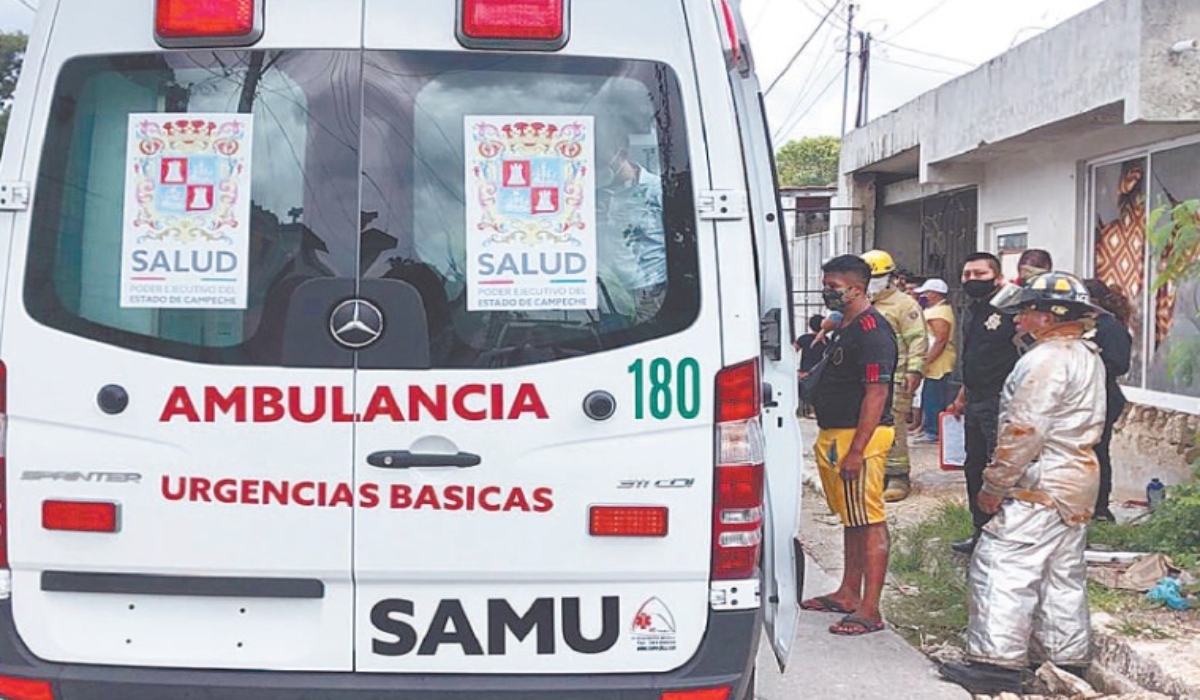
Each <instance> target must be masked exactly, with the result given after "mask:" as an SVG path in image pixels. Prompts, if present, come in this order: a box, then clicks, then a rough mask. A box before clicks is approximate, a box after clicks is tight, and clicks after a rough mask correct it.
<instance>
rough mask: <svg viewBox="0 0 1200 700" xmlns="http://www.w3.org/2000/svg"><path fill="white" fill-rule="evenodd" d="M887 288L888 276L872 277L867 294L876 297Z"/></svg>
mask: <svg viewBox="0 0 1200 700" xmlns="http://www.w3.org/2000/svg"><path fill="white" fill-rule="evenodd" d="M887 288H888V278H887V276H886V275H884V276H883V277H872V278H871V281H870V282H868V283H867V296H869V297H871V298H875V297H877V296H879V295H880V294H882V293H883V291H884V290H885V289H887Z"/></svg>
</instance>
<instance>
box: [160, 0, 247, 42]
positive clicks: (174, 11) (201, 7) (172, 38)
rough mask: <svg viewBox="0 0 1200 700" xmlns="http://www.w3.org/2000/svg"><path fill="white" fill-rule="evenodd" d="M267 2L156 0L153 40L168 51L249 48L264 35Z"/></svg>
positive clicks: (244, 0)
mask: <svg viewBox="0 0 1200 700" xmlns="http://www.w3.org/2000/svg"><path fill="white" fill-rule="evenodd" d="M263 2H264V0H156V5H155V11H154V39H155V41H157V42H158V43H159V45H160V46H164V47H166V48H208V47H213V46H250V45H252V44H254V43H256V42H257V41H258V40H259V39H261V38H262V35H263Z"/></svg>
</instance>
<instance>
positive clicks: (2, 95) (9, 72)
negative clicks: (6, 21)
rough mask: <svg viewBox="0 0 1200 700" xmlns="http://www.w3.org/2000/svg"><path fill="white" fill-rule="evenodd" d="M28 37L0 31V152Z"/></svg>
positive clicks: (17, 33) (2, 148)
mask: <svg viewBox="0 0 1200 700" xmlns="http://www.w3.org/2000/svg"><path fill="white" fill-rule="evenodd" d="M28 41H29V37H27V36H25V34H23V33H21V32H12V33H9V32H5V31H2V30H0V152H3V150H4V134H5V132H7V131H8V115H9V113H10V112H12V96H13V90H15V89H16V87H17V76H18V75H20V74H21V61H22V59H24V57H25V45H26V43H27V42H28Z"/></svg>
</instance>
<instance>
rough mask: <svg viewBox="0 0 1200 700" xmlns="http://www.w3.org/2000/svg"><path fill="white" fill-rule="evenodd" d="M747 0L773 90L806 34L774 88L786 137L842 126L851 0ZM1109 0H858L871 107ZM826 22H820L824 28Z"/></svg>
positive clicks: (931, 84)
mask: <svg viewBox="0 0 1200 700" xmlns="http://www.w3.org/2000/svg"><path fill="white" fill-rule="evenodd" d="M836 1H837V7H836V8H835V11H834V13H833V15H832V16H831V17H830V19H829V21H827V22H825V23H824V24H822V23H821V18H822V17H823V16H824V15H825V14H826V12H827V11H828V9H829V8H830V7H831V6H832V5H833V4H834V2H835V0H743V2H742V13H743V15H744V16H745V21H746V24H747V26H748V28H749V30H750V40H751V44H752V47H753V50H754V54H755V60H756V63H757V69H758V76H759V79H760V80H761V81H762V83H763V87H764V89H765V88H766V87H767V86H769V85H771V83H772V82H774V81H775V79H776V78H777V77H778V76H779V74H780V71H781V70H782V69H783V67H784V65H785V64H787V62H788V60H789V59H790V58H791V57H792V55H793V54H794V53H795V51H796V49H798V48H799V47H800V45H801V44H802V43H803V42H804V40H805V39H806V38H807V37H808V36H809V35H810V34H812V33H813V31H814V30H816V31H817V33H816V36H815V38H814V39H813V41H812V43H811V44H809V46H808V47H807V48H806V49H804V51H803V52H802V53H801V54H800V58H799V59H798V60H797V61H796V63H795V65H793V66H792V68H791V69H790V70H789V71H788V72H787V73H786V74H785V75H784V76H783V78H782V79H780V80H779V82H778V84H777V85H775V87H774V89H773V90H772V91H771V92H770V94H769V95H767V111H768V116H769V118H770V123H771V129H772V132H773V134H772V135H773V136H775V137H776V143H778V144H780V145H782V144H783V143H785V142H786V141H787V140H788V139H791V138H800V137H803V136H819V135H834V136H836V135H838V134H839V133H840V126H839V125H840V122H841V116H842V69H843V66H844V64H845V53H844V51H845V47H846V39H845V36H846V5H847V4H848V2H847V0H836ZM1100 1H1101V0H858V1H857V2H856V3H855V4H856V6H857V8H856V13H855V20H854V29H855V30H856V32H857V31H858V30H862V31H867V32H870V33H871V34H872V35H873V37H874V39H875V43H873V44H872V49H871V65H870V70H871V74H870V81H869V87H870V91H869V98H868V103H867V104H868V109H869V116H870V117H872V118H873V117H878V116H879V115H881V114H885V113H887V112H889V111H891V110H893V109H896V108H897V107H899V106H901V105H903V104H904V103H906V102H908V101H909V100H912V99H913V98H915V97H916V96H918V95H920V94H921V93H923V92H926V91H928V90H931V89H933V88H935V87H937V86H938V85H940V84H942V83H944V82H946V81H947V80H950V79H951V78H953V77H955V76H957V75H961V74H963V73H965V72H967V71H970V70H972V69H973V68H974V67H976V66H978V65H980V64H981V63H984V62H986V61H987V60H988V59H991V58H994V57H995V56H997V55H999V54H1002V53H1004V52H1005V51H1007V50H1008V49H1009V48H1010V47H1012V46H1013V45H1015V44H1018V43H1020V42H1022V41H1025V40H1027V39H1030V38H1032V37H1034V36H1037V35H1038V34H1039V33H1041V32H1042V31H1044V30H1045V29H1047V28H1049V27H1052V26H1054V25H1055V24H1058V23H1059V22H1061V21H1063V20H1064V19H1067V18H1069V17H1071V16H1072V15H1075V14H1077V13H1079V12H1081V11H1083V10H1085V9H1087V8H1089V7H1092V6H1094V5H1097V4H1099V2H1100ZM818 27H820V28H819V29H817V28H818ZM858 47H859V41H858V39H857V37H856V38H855V39H854V41H853V42H852V48H853V50H854V51H855V56H854V58H853V60H852V62H851V69H850V74H851V76H852V77H851V85H850V107H849V114H848V116H847V119H846V120H847V126H848V128H853V126H854V111H855V107H856V92H857V87H856V85H855V81H856V79H857V77H858V58H857V52H858Z"/></svg>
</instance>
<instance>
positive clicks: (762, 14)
mask: <svg viewBox="0 0 1200 700" xmlns="http://www.w3.org/2000/svg"><path fill="white" fill-rule="evenodd" d="M774 1H775V0H766V2H764V3H763V4H762V7H761V8H759V10H758V16H757V17H755V18H754V21H753V22H751V23H750V29H749V30H748V31H749V32H750V33H751V34H753V33H754V30H755V29H758V25H759V23H760V22H762V21H763V17H766V16H767V10H768V9H770V7H771V3H772V2H774Z"/></svg>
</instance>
